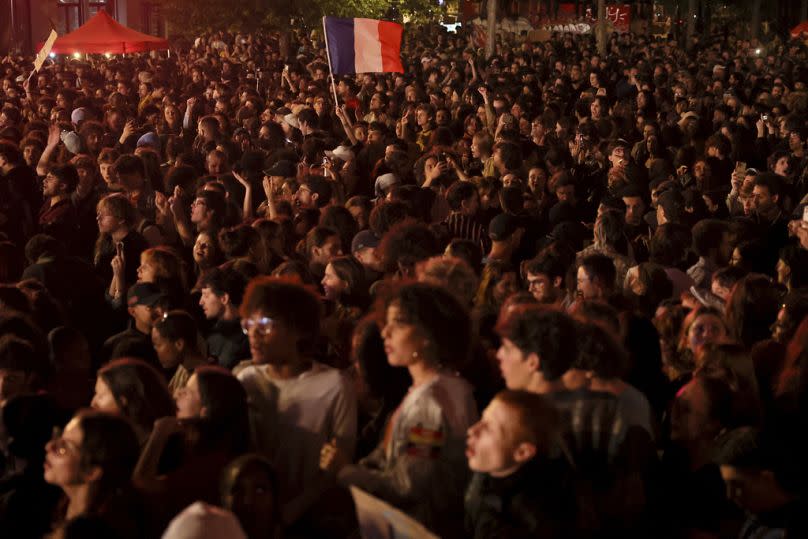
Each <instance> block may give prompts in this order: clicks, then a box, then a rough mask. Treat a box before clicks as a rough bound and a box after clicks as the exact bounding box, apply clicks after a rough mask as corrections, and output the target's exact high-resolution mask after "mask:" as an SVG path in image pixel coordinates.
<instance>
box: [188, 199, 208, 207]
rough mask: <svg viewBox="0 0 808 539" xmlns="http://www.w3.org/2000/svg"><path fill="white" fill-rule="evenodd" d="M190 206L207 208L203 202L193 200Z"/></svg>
mask: <svg viewBox="0 0 808 539" xmlns="http://www.w3.org/2000/svg"><path fill="white" fill-rule="evenodd" d="M191 206H207V203H206V202H205V201H204V200H194V201H193V202H191Z"/></svg>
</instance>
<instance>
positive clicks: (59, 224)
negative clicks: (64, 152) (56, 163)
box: [39, 165, 79, 244]
mask: <svg viewBox="0 0 808 539" xmlns="http://www.w3.org/2000/svg"><path fill="white" fill-rule="evenodd" d="M78 184H79V173H78V172H77V171H76V167H74V166H73V165H64V166H60V167H54V168H53V169H52V170H51V171H50V172H48V175H47V176H45V180H44V181H43V182H42V195H43V196H44V197H45V203H44V205H43V206H42V209H41V210H40V211H39V231H40V232H41V233H43V234H48V235H50V236H53V237H54V238H56V239H57V240H59V241H60V242H61V243H63V244H69V243H70V242H71V241H72V239H73V236H74V234H75V232H76V230H77V227H78V222H77V218H76V210H75V208H74V206H73V202H72V201H71V199H70V197H71V195H72V194H73V192H74V191H75V190H76V187H77V186H78Z"/></svg>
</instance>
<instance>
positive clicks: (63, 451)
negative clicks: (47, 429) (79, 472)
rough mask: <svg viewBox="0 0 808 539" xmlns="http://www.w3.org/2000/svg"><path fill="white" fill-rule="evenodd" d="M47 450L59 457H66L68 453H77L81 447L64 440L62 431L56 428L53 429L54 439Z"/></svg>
mask: <svg viewBox="0 0 808 539" xmlns="http://www.w3.org/2000/svg"><path fill="white" fill-rule="evenodd" d="M47 449H48V451H50V452H51V453H53V454H54V455H56V456H57V457H64V456H65V455H67V454H68V453H77V452H78V451H79V446H78V445H77V444H76V443H75V442H71V441H70V440H66V439H65V438H63V437H62V429H59V428H55V429H53V437H52V438H51V441H50V444H48V447H47Z"/></svg>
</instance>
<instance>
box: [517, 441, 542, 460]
mask: <svg viewBox="0 0 808 539" xmlns="http://www.w3.org/2000/svg"><path fill="white" fill-rule="evenodd" d="M536 453H537V450H536V445H535V444H531V443H529V442H521V443H520V444H519V445H517V446H516V449H514V450H513V460H515V461H516V462H518V463H519V464H524V463H525V462H527V461H529V460H530V459H532V458H533V457H535V456H536Z"/></svg>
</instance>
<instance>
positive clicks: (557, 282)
mask: <svg viewBox="0 0 808 539" xmlns="http://www.w3.org/2000/svg"><path fill="white" fill-rule="evenodd" d="M562 284H564V278H563V277H556V278H554V279H553V286H554V287H556V288H561V285H562Z"/></svg>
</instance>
